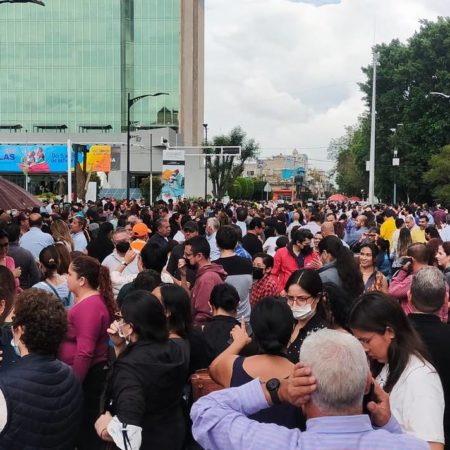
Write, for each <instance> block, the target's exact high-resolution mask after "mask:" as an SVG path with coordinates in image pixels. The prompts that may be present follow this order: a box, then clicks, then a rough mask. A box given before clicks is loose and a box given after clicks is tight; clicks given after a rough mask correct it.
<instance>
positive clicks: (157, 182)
mask: <svg viewBox="0 0 450 450" xmlns="http://www.w3.org/2000/svg"><path fill="white" fill-rule="evenodd" d="M139 187H140V189H141V191H142V195H143V197H144V199H145V202H146V203H149V199H150V177H147V178H144V179H143V180H142V182H141V184H140V185H139ZM161 189H162V181H161V178H160V177H155V175H153V199H152V201H151V202H150V203H151V204H153V203H155V201H156V199H157V198H158V197H159V195H160V194H161Z"/></svg>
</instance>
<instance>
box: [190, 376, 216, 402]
mask: <svg viewBox="0 0 450 450" xmlns="http://www.w3.org/2000/svg"><path fill="white" fill-rule="evenodd" d="M191 384H192V399H193V401H194V402H195V401H197V400H198V399H199V398H200V397H203V396H205V395H208V394H209V393H211V392H215V391H220V390H221V389H223V386H221V385H220V384H218V383H216V382H215V381H214V380H213V379H212V378H211V376H210V375H209V372H208V369H200V370H197V371H196V372H195V373H194V374H192V376H191Z"/></svg>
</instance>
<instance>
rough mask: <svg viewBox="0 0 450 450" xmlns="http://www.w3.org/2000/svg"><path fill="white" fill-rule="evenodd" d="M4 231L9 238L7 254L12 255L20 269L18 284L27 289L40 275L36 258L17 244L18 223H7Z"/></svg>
mask: <svg viewBox="0 0 450 450" xmlns="http://www.w3.org/2000/svg"><path fill="white" fill-rule="evenodd" d="M6 233H7V234H8V238H9V247H8V256H11V257H12V259H13V260H14V265H15V266H16V267H20V270H21V273H20V277H19V286H20V288H21V289H28V288H29V287H31V286H33V284H36V283H37V282H38V281H39V279H40V277H41V274H40V272H39V269H38V266H37V263H36V260H35V259H34V257H33V255H32V254H31V252H30V251H29V250H27V249H25V248H23V247H21V246H20V245H19V236H20V227H19V225H16V224H10V225H8V226H7V227H6Z"/></svg>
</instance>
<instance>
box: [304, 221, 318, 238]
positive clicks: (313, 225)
mask: <svg viewBox="0 0 450 450" xmlns="http://www.w3.org/2000/svg"><path fill="white" fill-rule="evenodd" d="M300 229H301V230H309V231H311V233H312V234H313V236H314V235H315V234H316V233H318V232H319V231H320V230H321V228H320V225H317V223H316V222H308V223H307V224H306V225H304V226H303V227H301V228H300Z"/></svg>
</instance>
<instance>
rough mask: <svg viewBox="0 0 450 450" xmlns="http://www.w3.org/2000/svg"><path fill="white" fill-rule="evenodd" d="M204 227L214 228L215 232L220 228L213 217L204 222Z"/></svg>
mask: <svg viewBox="0 0 450 450" xmlns="http://www.w3.org/2000/svg"><path fill="white" fill-rule="evenodd" d="M206 225H207V226H208V227H211V228H214V229H215V230H218V229H219V228H220V222H219V221H218V219H216V218H215V217H210V218H209V219H208V220H207V221H206Z"/></svg>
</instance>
